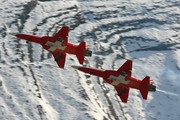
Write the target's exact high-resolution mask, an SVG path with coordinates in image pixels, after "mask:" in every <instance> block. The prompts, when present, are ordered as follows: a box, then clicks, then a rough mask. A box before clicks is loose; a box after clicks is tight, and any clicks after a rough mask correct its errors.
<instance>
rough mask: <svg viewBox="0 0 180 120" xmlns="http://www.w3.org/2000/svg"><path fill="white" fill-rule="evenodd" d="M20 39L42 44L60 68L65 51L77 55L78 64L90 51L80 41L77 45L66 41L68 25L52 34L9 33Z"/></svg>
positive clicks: (62, 66)
mask: <svg viewBox="0 0 180 120" xmlns="http://www.w3.org/2000/svg"><path fill="white" fill-rule="evenodd" d="M9 34H11V35H13V36H16V37H18V38H20V39H24V40H27V43H29V42H34V43H38V44H40V45H42V47H43V48H44V49H46V50H47V51H50V52H51V53H52V55H53V56H54V59H55V61H56V62H57V64H58V66H59V67H60V68H64V64H65V59H66V53H69V54H74V55H76V56H77V58H78V61H79V63H80V64H83V62H84V56H91V55H92V51H90V50H89V48H88V47H87V46H86V42H84V41H82V42H81V43H80V44H79V45H74V44H71V43H68V27H67V26H63V27H62V28H61V29H60V30H59V32H57V33H56V34H55V35H54V36H36V35H30V34H17V33H9Z"/></svg>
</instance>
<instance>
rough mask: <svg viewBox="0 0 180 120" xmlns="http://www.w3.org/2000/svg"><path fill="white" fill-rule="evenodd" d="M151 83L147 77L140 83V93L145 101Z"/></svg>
mask: <svg viewBox="0 0 180 120" xmlns="http://www.w3.org/2000/svg"><path fill="white" fill-rule="evenodd" d="M149 82H150V77H149V76H146V77H145V78H144V79H143V80H142V81H141V83H140V92H141V95H142V97H143V99H147V96H148V85H149Z"/></svg>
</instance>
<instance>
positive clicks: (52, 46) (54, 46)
mask: <svg viewBox="0 0 180 120" xmlns="http://www.w3.org/2000/svg"><path fill="white" fill-rule="evenodd" d="M45 45H47V46H50V48H49V49H48V50H49V51H51V52H54V51H55V50H56V49H60V50H64V49H66V47H67V46H63V45H62V42H59V41H56V42H55V43H53V42H50V41H47V42H46V44H45Z"/></svg>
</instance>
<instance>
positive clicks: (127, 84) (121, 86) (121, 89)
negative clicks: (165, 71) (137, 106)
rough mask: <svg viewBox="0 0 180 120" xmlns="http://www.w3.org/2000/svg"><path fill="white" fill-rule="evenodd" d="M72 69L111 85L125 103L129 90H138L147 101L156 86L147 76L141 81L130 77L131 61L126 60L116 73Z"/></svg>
mask: <svg viewBox="0 0 180 120" xmlns="http://www.w3.org/2000/svg"><path fill="white" fill-rule="evenodd" d="M72 67H73V68H75V69H77V70H80V71H82V72H85V73H88V74H91V75H95V76H98V77H102V78H103V79H104V80H105V81H106V82H107V83H109V84H111V85H113V86H114V87H115V89H116V91H117V93H118V96H119V97H120V99H121V101H122V102H124V103H127V100H128V95H129V89H130V88H134V89H138V90H140V93H141V95H142V97H143V99H147V96H148V92H149V91H151V92H155V91H156V86H154V85H153V81H152V80H150V77H149V76H146V77H145V78H144V79H143V80H139V79H136V78H134V77H131V71H132V61H131V60H127V61H126V62H125V63H124V64H123V65H122V66H121V67H120V68H119V69H118V70H117V71H114V70H100V69H96V68H89V67H81V66H72Z"/></svg>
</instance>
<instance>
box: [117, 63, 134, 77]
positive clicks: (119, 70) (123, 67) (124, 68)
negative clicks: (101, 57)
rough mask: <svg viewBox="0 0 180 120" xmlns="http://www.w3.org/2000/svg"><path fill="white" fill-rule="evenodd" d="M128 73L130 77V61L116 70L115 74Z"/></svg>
mask: <svg viewBox="0 0 180 120" xmlns="http://www.w3.org/2000/svg"><path fill="white" fill-rule="evenodd" d="M122 71H124V72H126V73H128V75H129V76H131V71H132V61H131V60H127V61H126V62H125V63H124V64H123V65H122V66H121V67H120V68H119V69H118V70H117V73H118V75H119V74H120V73H121V72H122Z"/></svg>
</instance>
